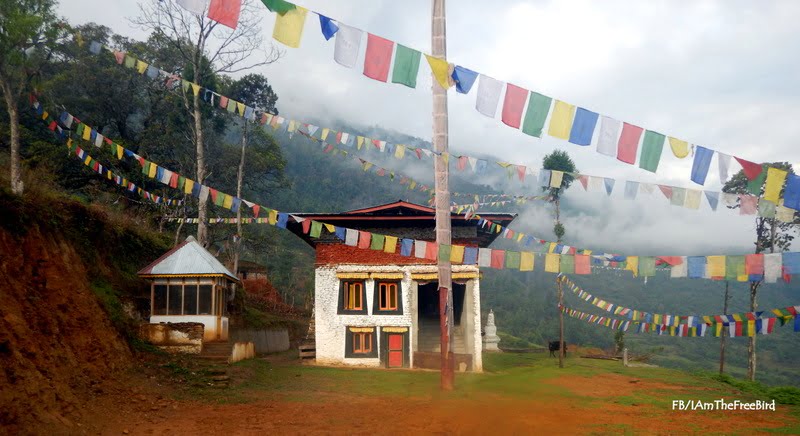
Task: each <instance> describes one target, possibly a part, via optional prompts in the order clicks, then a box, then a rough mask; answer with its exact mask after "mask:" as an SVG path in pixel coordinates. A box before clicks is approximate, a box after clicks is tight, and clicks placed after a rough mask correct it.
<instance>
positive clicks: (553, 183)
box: [550, 170, 564, 188]
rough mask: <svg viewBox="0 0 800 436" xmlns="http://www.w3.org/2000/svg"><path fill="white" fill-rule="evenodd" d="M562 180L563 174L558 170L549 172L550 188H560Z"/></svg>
mask: <svg viewBox="0 0 800 436" xmlns="http://www.w3.org/2000/svg"><path fill="white" fill-rule="evenodd" d="M563 180H564V172H563V171H558V170H551V171H550V187H551V188H560V187H561V182H562V181H563Z"/></svg>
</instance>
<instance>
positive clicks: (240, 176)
mask: <svg viewBox="0 0 800 436" xmlns="http://www.w3.org/2000/svg"><path fill="white" fill-rule="evenodd" d="M242 129H243V131H242V157H241V160H239V171H238V172H237V174H236V198H239V199H241V198H242V180H243V179H244V157H245V149H246V148H247V120H245V121H244V127H242ZM236 235H237V236H238V239H237V240H236V243H235V244H234V247H233V250H234V251H233V274H234V275H235V276H237V277H238V276H239V250H241V248H242V237H243V235H242V205H241V204H240V205H239V208H238V209H236Z"/></svg>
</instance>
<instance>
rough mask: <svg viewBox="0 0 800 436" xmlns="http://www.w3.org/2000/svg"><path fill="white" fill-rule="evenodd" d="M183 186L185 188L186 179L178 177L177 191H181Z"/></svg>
mask: <svg viewBox="0 0 800 436" xmlns="http://www.w3.org/2000/svg"><path fill="white" fill-rule="evenodd" d="M184 186H186V177H183V176H178V189H180V190H181V191H183V187H184Z"/></svg>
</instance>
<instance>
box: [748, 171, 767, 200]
mask: <svg viewBox="0 0 800 436" xmlns="http://www.w3.org/2000/svg"><path fill="white" fill-rule="evenodd" d="M765 180H767V166H766V165H762V166H761V174H759V175H758V177H756V178H755V179H753V180H751V181H749V182H747V192H749V193H751V194H753V195H759V196H760V195H761V187H762V186H764V181H765Z"/></svg>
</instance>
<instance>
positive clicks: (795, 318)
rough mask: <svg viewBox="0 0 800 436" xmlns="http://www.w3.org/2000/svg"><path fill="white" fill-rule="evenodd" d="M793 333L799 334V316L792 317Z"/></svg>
mask: <svg viewBox="0 0 800 436" xmlns="http://www.w3.org/2000/svg"><path fill="white" fill-rule="evenodd" d="M794 331H795V332H800V316H795V317H794Z"/></svg>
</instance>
